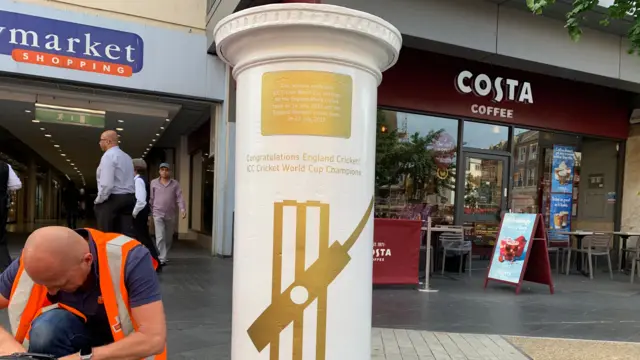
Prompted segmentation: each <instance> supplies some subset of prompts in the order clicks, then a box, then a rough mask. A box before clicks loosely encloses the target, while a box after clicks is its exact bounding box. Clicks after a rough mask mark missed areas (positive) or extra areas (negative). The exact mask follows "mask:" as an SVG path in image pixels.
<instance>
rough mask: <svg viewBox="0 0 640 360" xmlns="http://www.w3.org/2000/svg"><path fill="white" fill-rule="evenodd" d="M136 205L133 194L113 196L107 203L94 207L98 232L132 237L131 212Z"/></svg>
mask: <svg viewBox="0 0 640 360" xmlns="http://www.w3.org/2000/svg"><path fill="white" fill-rule="evenodd" d="M135 205H136V197H135V196H134V195H133V194H111V195H110V196H109V198H108V199H107V201H105V202H103V203H102V204H97V205H95V206H94V208H93V211H94V212H95V213H96V220H97V222H98V230H100V231H103V232H110V233H117V234H125V235H127V236H131V235H133V234H132V231H133V216H131V212H132V211H133V207H134V206H135Z"/></svg>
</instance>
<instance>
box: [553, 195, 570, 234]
mask: <svg viewBox="0 0 640 360" xmlns="http://www.w3.org/2000/svg"><path fill="white" fill-rule="evenodd" d="M571 203H572V199H571V194H551V203H550V207H551V208H550V212H549V213H550V218H551V219H550V221H549V222H550V224H551V228H550V229H549V237H550V239H551V240H567V239H568V238H569V236H568V235H563V234H558V232H564V231H571Z"/></svg>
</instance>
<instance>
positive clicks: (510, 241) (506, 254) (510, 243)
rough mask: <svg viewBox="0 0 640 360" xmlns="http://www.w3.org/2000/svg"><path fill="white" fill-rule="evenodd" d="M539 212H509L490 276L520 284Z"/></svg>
mask: <svg viewBox="0 0 640 360" xmlns="http://www.w3.org/2000/svg"><path fill="white" fill-rule="evenodd" d="M537 216H538V214H516V213H507V214H505V215H504V218H503V219H502V224H501V225H500V232H499V233H498V239H497V240H498V241H497V243H496V246H495V248H494V252H493V257H492V258H491V264H490V268H489V278H491V279H494V280H500V281H504V282H508V283H513V284H518V283H519V282H520V276H521V274H522V270H523V269H524V260H525V259H526V258H527V250H528V249H529V242H530V241H531V237H532V236H533V230H534V226H535V225H536V218H537Z"/></svg>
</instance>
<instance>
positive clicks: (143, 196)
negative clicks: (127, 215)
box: [132, 178, 147, 217]
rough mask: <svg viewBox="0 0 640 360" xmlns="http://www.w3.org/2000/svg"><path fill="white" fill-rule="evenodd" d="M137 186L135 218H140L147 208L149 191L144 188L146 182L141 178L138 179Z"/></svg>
mask: <svg viewBox="0 0 640 360" xmlns="http://www.w3.org/2000/svg"><path fill="white" fill-rule="evenodd" d="M135 186H136V192H135V195H136V206H135V207H134V208H133V213H132V214H133V217H136V216H138V213H139V212H140V211H142V209H144V207H145V206H147V189H145V188H144V181H143V180H142V179H140V178H136V179H135Z"/></svg>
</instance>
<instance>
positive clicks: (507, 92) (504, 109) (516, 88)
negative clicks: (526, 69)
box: [455, 70, 533, 119]
mask: <svg viewBox="0 0 640 360" xmlns="http://www.w3.org/2000/svg"><path fill="white" fill-rule="evenodd" d="M455 86H456V90H458V92H459V93H460V94H465V95H466V94H473V95H475V96H477V97H481V98H486V99H490V100H491V101H492V102H493V103H495V104H496V105H495V106H487V105H484V104H472V105H471V112H472V113H474V114H479V115H489V116H493V117H497V118H502V119H513V118H514V116H515V112H514V110H513V109H512V108H510V107H509V106H508V105H507V104H504V105H502V103H508V102H516V103H521V104H533V91H532V89H531V83H529V82H528V81H521V80H518V79H505V78H502V77H500V76H498V77H494V78H491V77H489V75H486V74H481V73H480V74H474V73H473V72H471V71H469V70H463V71H460V72H459V73H458V75H457V76H456V79H455Z"/></svg>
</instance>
